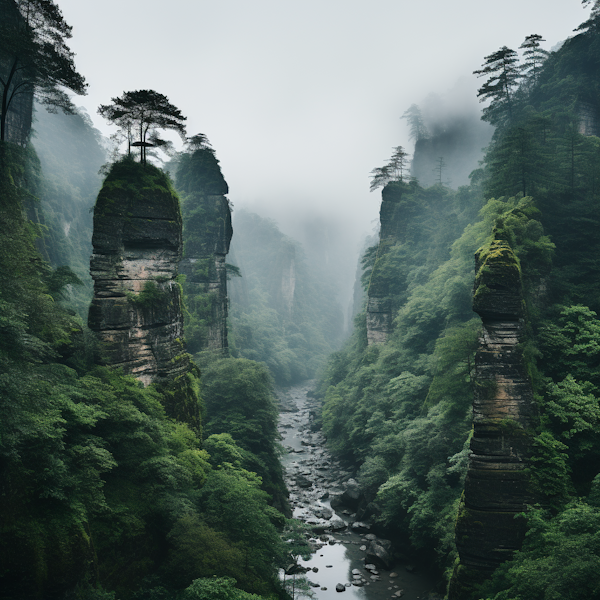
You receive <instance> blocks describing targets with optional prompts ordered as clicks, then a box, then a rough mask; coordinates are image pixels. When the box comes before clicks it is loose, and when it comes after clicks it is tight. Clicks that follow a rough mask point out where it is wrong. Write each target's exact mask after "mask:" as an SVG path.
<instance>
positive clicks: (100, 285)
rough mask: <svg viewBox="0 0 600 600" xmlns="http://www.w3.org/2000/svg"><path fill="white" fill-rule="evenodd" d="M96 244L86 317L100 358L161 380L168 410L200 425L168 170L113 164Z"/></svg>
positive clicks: (98, 214)
mask: <svg viewBox="0 0 600 600" xmlns="http://www.w3.org/2000/svg"><path fill="white" fill-rule="evenodd" d="M92 245H93V255H92V258H91V263H90V272H91V275H92V278H93V280H94V298H93V300H92V303H91V306H90V311H89V317H88V323H89V326H90V329H91V330H92V331H95V332H96V334H97V336H98V339H99V340H100V342H101V348H100V359H99V361H100V362H101V363H102V364H106V365H110V366H113V367H118V368H121V369H122V370H123V372H124V373H125V374H128V375H133V376H134V377H136V378H137V379H139V380H140V381H141V382H142V383H143V384H144V385H149V384H151V383H155V384H158V385H159V386H162V387H163V388H164V391H165V398H168V400H167V402H168V406H165V408H166V410H167V412H168V413H169V414H170V415H171V416H173V417H176V418H178V419H180V420H183V421H186V422H189V423H190V424H192V425H199V412H198V402H197V397H196V394H195V392H194V390H193V389H192V388H193V386H192V385H191V381H190V379H191V378H190V375H191V374H192V372H193V369H194V367H193V365H191V364H190V360H189V355H188V354H187V353H186V352H185V349H184V344H183V316H182V310H181V292H180V287H179V284H178V283H177V282H176V281H175V277H176V276H177V266H178V263H179V259H180V257H181V215H180V211H179V201H178V198H177V196H176V194H175V192H174V191H173V190H172V188H171V186H170V183H169V180H168V178H167V176H166V175H165V174H164V173H163V172H162V171H160V170H159V169H156V168H155V167H153V166H151V165H145V166H142V165H140V164H139V163H135V162H133V161H132V160H125V161H123V162H120V163H117V164H115V165H114V166H113V168H112V169H111V171H110V173H109V175H108V176H107V178H106V180H105V182H104V185H103V187H102V189H101V190H100V193H99V195H98V200H97V202H96V206H95V208H94V233H93V237H92ZM192 378H193V376H192Z"/></svg>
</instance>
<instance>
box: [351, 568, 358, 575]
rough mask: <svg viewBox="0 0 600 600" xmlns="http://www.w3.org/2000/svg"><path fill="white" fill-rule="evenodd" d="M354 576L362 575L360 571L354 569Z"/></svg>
mask: <svg viewBox="0 0 600 600" xmlns="http://www.w3.org/2000/svg"><path fill="white" fill-rule="evenodd" d="M352 575H360V569H352Z"/></svg>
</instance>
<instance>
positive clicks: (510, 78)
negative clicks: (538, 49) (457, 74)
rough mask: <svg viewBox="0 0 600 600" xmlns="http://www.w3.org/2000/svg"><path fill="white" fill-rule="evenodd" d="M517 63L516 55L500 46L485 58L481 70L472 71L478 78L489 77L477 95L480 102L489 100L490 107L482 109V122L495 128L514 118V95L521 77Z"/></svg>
mask: <svg viewBox="0 0 600 600" xmlns="http://www.w3.org/2000/svg"><path fill="white" fill-rule="evenodd" d="M518 63H519V58H518V56H517V53H516V52H515V51H514V50H511V49H510V48H508V47H507V46H502V48H500V50H497V51H496V52H494V53H493V54H490V55H489V56H486V57H485V62H484V63H483V65H482V66H483V68H482V69H479V70H477V71H473V74H474V75H477V76H478V77H485V76H488V75H489V79H488V80H487V81H486V82H485V83H484V84H483V85H482V86H481V88H479V91H478V93H477V97H478V98H479V99H480V102H484V101H485V100H491V102H490V105H489V106H486V107H485V108H484V109H483V117H482V118H483V120H484V121H488V123H491V124H492V125H496V126H498V125H501V124H506V123H510V122H512V120H513V118H514V116H515V114H514V113H515V100H514V95H515V91H516V89H517V88H518V85H519V80H520V79H521V77H522V75H521V71H520V68H519V64H518Z"/></svg>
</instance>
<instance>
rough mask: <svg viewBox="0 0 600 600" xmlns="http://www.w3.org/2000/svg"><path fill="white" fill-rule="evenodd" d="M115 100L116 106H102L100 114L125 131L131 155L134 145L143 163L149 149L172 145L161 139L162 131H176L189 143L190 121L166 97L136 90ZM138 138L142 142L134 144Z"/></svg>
mask: <svg viewBox="0 0 600 600" xmlns="http://www.w3.org/2000/svg"><path fill="white" fill-rule="evenodd" d="M111 100H112V104H102V105H100V107H99V108H98V113H99V114H100V115H102V116H103V117H104V118H105V119H107V120H108V121H109V122H111V123H113V124H115V125H117V126H118V127H119V128H120V129H121V132H122V134H123V135H124V136H125V139H126V140H127V143H128V152H129V153H131V146H132V145H139V146H140V162H142V163H145V162H146V148H147V147H148V145H152V146H158V147H161V148H165V147H167V146H168V145H169V143H168V142H167V141H166V140H163V139H161V138H160V137H159V136H158V130H159V129H170V130H171V131H176V132H177V133H178V134H179V135H180V136H181V137H182V138H184V139H185V121H186V119H187V117H184V116H183V115H182V114H181V111H180V110H179V109H178V108H177V107H176V106H174V105H173V104H171V103H170V102H169V99H168V98H167V97H166V96H164V95H163V94H159V93H158V92H155V91H154V90H135V91H132V92H124V93H123V94H122V95H121V96H120V97H118V98H111ZM137 136H139V139H138V140H137V141H136V142H133V139H134V137H137Z"/></svg>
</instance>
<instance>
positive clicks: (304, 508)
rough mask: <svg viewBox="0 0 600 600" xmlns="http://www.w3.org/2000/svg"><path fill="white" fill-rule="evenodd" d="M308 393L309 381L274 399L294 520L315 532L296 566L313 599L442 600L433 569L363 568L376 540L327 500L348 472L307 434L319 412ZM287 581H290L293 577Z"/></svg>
mask: <svg viewBox="0 0 600 600" xmlns="http://www.w3.org/2000/svg"><path fill="white" fill-rule="evenodd" d="M311 389H312V384H311V382H307V383H304V384H301V385H297V386H293V387H291V388H287V389H286V390H280V391H279V393H278V397H279V402H280V407H281V412H280V420H279V431H280V434H281V437H282V445H283V447H284V448H285V449H286V451H287V452H286V454H284V456H283V458H282V464H283V467H284V469H285V477H286V483H287V486H288V489H289V491H290V504H291V505H292V508H293V516H294V518H296V519H299V520H300V521H303V522H304V523H307V524H308V525H310V526H311V527H312V528H313V531H315V530H316V531H315V537H313V538H312V539H311V540H310V543H311V546H312V547H313V548H314V549H315V552H314V553H313V555H312V556H311V558H310V559H309V560H306V561H304V560H301V559H299V560H298V564H299V565H301V566H302V567H304V568H308V569H309V571H308V572H307V573H306V575H305V577H306V579H307V580H308V582H309V584H310V585H311V587H310V589H311V590H312V596H313V598H315V599H316V600H328V599H331V598H334V597H337V598H339V597H340V596H341V597H342V598H345V599H346V600H354V599H357V600H358V599H360V600H392V599H393V600H398V598H403V599H404V600H415V599H419V600H424V599H427V600H435V599H438V598H441V596H440V595H438V594H435V593H434V591H433V590H434V589H435V587H436V585H437V584H439V575H438V574H437V573H435V571H434V570H433V569H431V570H430V571H428V570H427V569H426V568H423V566H420V567H419V568H416V567H415V565H414V564H411V563H409V562H407V561H406V560H404V561H403V560H402V559H396V560H393V562H392V563H391V564H390V565H388V566H389V567H390V568H389V569H387V570H384V569H382V568H378V566H377V565H375V564H370V563H366V562H365V558H366V551H367V548H369V544H370V542H371V541H372V540H374V539H375V541H378V539H379V538H377V537H376V536H375V535H374V534H373V533H372V532H370V529H369V523H368V522H365V523H362V524H355V522H356V517H355V515H354V514H352V511H351V510H349V509H348V508H343V507H339V506H338V503H336V504H335V506H336V509H335V510H333V509H332V508H331V504H330V500H331V499H332V498H334V497H335V496H336V495H337V494H341V493H342V492H343V491H344V489H345V482H348V480H349V479H350V478H351V477H352V473H350V472H349V471H347V470H345V469H344V468H343V466H342V465H341V464H340V463H339V462H338V461H336V460H334V458H333V457H332V456H331V454H330V453H329V452H328V450H327V448H326V446H325V438H324V437H323V435H322V434H321V432H319V431H311V428H310V424H311V413H313V414H314V411H315V410H316V409H317V407H318V402H317V401H315V400H314V399H312V398H310V397H309V396H308V395H307V394H308V393H309V392H310V390H311ZM346 485H348V483H346ZM336 511H337V512H336ZM384 543H385V542H384ZM295 577H296V578H298V577H299V576H298V575H296V576H295ZM287 578H288V579H290V578H292V581H294V579H293V578H294V576H291V575H288V576H287ZM340 584H341V585H340ZM336 586H338V590H341V588H342V586H343V591H342V592H339V591H336ZM342 594H343V595H342ZM295 596H296V599H298V598H300V597H301V596H302V592H301V591H298V589H296V590H295Z"/></svg>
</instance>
